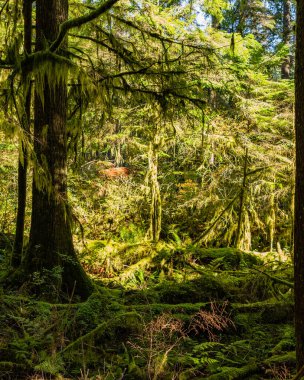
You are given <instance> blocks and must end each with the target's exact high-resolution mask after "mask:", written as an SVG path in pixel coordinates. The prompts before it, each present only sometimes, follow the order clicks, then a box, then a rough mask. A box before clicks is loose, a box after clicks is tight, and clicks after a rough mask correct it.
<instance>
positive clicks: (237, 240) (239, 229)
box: [235, 148, 248, 249]
mask: <svg viewBox="0 0 304 380" xmlns="http://www.w3.org/2000/svg"><path fill="white" fill-rule="evenodd" d="M247 168H248V148H246V149H245V157H244V169H243V181H242V187H241V191H240V206H239V207H240V208H239V215H238V224H237V229H236V237H235V248H238V249H241V248H242V247H241V235H242V223H243V219H244V204H245V198H246V186H247Z"/></svg>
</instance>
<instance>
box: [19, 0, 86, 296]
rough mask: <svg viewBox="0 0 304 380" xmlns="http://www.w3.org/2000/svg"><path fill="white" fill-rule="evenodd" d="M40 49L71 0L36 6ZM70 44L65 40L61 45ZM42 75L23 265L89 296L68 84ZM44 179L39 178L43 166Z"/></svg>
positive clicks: (27, 270) (67, 290) (52, 283)
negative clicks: (75, 207) (78, 235)
mask: <svg viewBox="0 0 304 380" xmlns="http://www.w3.org/2000/svg"><path fill="white" fill-rule="evenodd" d="M36 6H37V7H36V38H37V41H36V50H37V51H39V50H42V49H43V48H44V46H45V40H46V41H48V42H51V41H54V40H55V38H56V37H57V34H58V32H59V25H60V24H61V23H62V22H64V21H65V20H66V19H67V16H68V1H67V0H40V1H38V2H37V5H36ZM62 47H66V42H65V43H64V44H63V45H62ZM58 69H60V68H58V67H55V72H54V74H55V75H54V77H53V78H51V77H50V74H48V76H45V78H44V88H43V94H42V96H41V93H40V91H39V89H38V88H37V87H39V84H37V82H38V79H37V78H36V91H35V104H34V109H35V110H34V111H35V112H34V140H35V141H34V150H35V154H36V158H37V165H35V168H34V175H33V201H32V219H31V230H30V240H29V248H28V251H27V254H26V255H25V258H24V260H23V263H22V268H23V270H24V271H25V273H26V274H27V275H33V273H34V272H38V273H39V275H41V276H43V277H44V278H43V280H44V281H45V282H46V283H47V282H48V281H49V283H48V286H49V287H50V288H49V291H50V290H51V289H52V288H54V287H55V288H56V289H57V290H59V291H60V290H61V291H62V292H63V293H64V294H66V295H68V296H69V297H70V296H71V295H72V294H76V295H79V296H80V297H81V298H86V297H87V296H88V295H89V294H90V292H91V290H92V287H91V283H90V281H89V279H88V278H87V276H86V274H85V272H84V270H83V268H82V267H81V265H80V263H79V262H78V260H77V257H76V254H75V250H74V246H73V240H72V232H71V217H70V212H69V208H68V203H67V129H66V109H67V87H66V83H65V82H64V79H60V80H58V79H56V71H57V70H58ZM42 169H43V170H44V173H45V175H44V177H43V178H42V177H41V170H42Z"/></svg>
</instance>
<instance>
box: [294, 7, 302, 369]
mask: <svg viewBox="0 0 304 380" xmlns="http://www.w3.org/2000/svg"><path fill="white" fill-rule="evenodd" d="M303 53H304V1H303V0H299V1H298V2H297V24H296V66H295V140H296V176H295V218H294V282H295V289H294V297H295V334H296V353H297V368H298V370H299V369H300V368H302V367H303V366H304V107H303V104H304V54H303Z"/></svg>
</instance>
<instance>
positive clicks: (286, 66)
mask: <svg viewBox="0 0 304 380" xmlns="http://www.w3.org/2000/svg"><path fill="white" fill-rule="evenodd" d="M291 34H292V27H291V0H283V39H282V42H283V43H284V44H286V45H288V46H289V47H290V40H291ZM290 68H291V55H290V54H288V55H287V57H286V58H285V59H284V62H283V63H282V66H281V78H282V79H289V78H290Z"/></svg>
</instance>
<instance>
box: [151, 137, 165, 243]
mask: <svg viewBox="0 0 304 380" xmlns="http://www.w3.org/2000/svg"><path fill="white" fill-rule="evenodd" d="M160 145H161V137H160V135H159V133H158V130H157V131H156V133H155V135H154V138H153V141H151V142H150V145H149V152H148V159H149V169H148V170H149V171H148V177H149V187H150V192H151V208H150V226H149V238H150V239H151V240H152V241H154V242H157V241H158V240H159V236H160V232H161V219H162V202H161V193H160V186H159V182H158V153H159V148H160Z"/></svg>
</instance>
